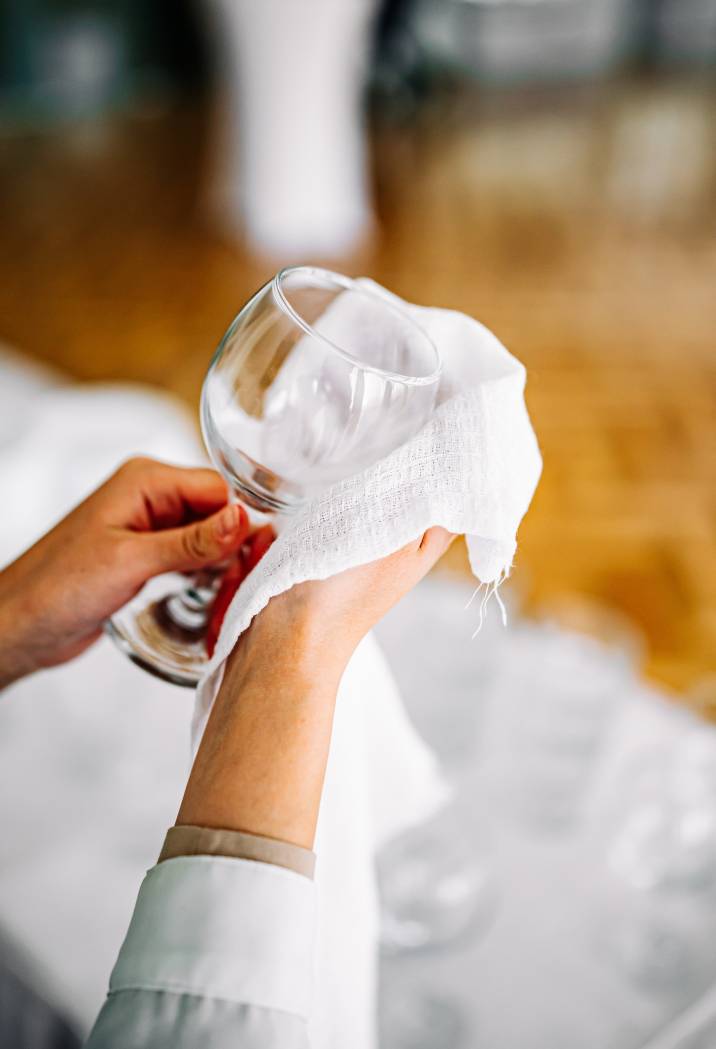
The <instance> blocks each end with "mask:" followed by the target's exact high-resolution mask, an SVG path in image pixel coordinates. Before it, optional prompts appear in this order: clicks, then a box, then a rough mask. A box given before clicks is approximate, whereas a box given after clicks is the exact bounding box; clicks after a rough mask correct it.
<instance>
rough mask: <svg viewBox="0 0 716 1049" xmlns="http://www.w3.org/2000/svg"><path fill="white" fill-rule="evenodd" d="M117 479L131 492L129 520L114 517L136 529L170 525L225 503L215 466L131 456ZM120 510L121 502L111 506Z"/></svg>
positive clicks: (150, 529) (198, 515)
mask: <svg viewBox="0 0 716 1049" xmlns="http://www.w3.org/2000/svg"><path fill="white" fill-rule="evenodd" d="M115 476H116V482H115V483H119V484H121V485H125V486H126V488H127V489H128V490H129V493H130V502H129V507H128V511H126V512H128V514H129V516H130V519H129V520H122V521H119V520H117V521H115V522H114V523H115V524H117V525H119V526H121V527H129V528H134V529H136V530H137V531H142V532H144V531H152V530H154V529H158V528H171V527H172V526H176V525H180V524H182V523H184V522H187V521H191V520H193V519H195V518H200V517H206V516H207V515H208V514H213V513H215V512H216V511H217V510H219V509H220V508H221V507H222V506H225V505H226V502H227V499H228V492H227V488H226V484H225V482H224V481H223V480H222V478H221V476H220V475H219V474H218V473H217V472H216V471H215V470H209V469H204V468H201V467H198V468H195V469H193V468H187V467H181V466H171V465H169V464H168V463H160V462H157V461H155V460H154V459H143V458H137V459H130V460H129V461H128V462H126V463H124V465H123V466H121V467H120V469H119V470H118V472H117V474H116V475H115ZM111 509H112V511H113V512H114V513H115V514H118V513H121V512H122V510H121V507H120V505H117V506H116V507H115V506H114V505H113V506H112V507H111Z"/></svg>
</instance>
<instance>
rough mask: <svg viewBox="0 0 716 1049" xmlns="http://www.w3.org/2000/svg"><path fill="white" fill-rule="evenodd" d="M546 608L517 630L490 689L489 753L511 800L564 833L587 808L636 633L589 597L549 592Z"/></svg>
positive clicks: (630, 672) (517, 810)
mask: <svg viewBox="0 0 716 1049" xmlns="http://www.w3.org/2000/svg"><path fill="white" fill-rule="evenodd" d="M543 615H544V617H543V618H542V619H541V620H540V621H539V622H537V623H532V622H528V621H525V622H524V623H523V624H522V625H518V626H517V627H516V628H514V629H513V630H512V631H511V634H510V638H509V649H508V651H507V653H506V658H503V659H502V660H501V662H500V668H499V674H498V675H497V677H496V680H495V683H494V689H493V695H492V697H491V707H492V709H494V710H495V711H496V712H498V711H499V717H496V718H495V719H494V726H493V731H492V732H491V735H490V747H491V750H492V751H493V753H492V754H491V756H490V760H491V762H492V764H493V770H494V775H495V779H496V783H497V784H498V790H499V792H500V794H501V796H502V797H503V800H504V801H505V803H506V806H507V808H508V810H509V811H511V812H512V813H513V815H514V816H515V817H516V818H517V819H518V820H519V821H520V822H522V823H524V824H526V825H528V826H530V827H532V828H533V829H536V830H541V831H549V832H557V833H560V832H564V831H567V830H569V829H570V828H572V827H574V826H575V825H576V824H577V823H578V822H579V821H580V820H581V819H582V817H583V813H584V809H585V806H586V804H587V802H588V799H589V793H590V789H591V787H592V785H593V783H594V779H595V774H596V771H597V768H598V764H599V759H600V757H601V753H602V750H603V748H604V745H605V742H606V740H607V736H608V732H609V729H610V727H611V724H612V720H613V717H614V714H615V711H616V709H617V707H618V704H619V701H620V700H622V699H625V698H626V697H627V696H628V695H629V693H630V691H631V690H632V689H633V687H634V682H635V672H636V668H637V665H638V660H639V650H640V642H639V640H638V635H636V634H635V631H634V628H633V627H632V626H631V624H630V623H629V622H628V620H626V619H625V618H623V617H622V616H620V615H618V614H617V613H616V612H613V611H612V610H611V609H606V608H604V607H602V606H601V605H598V604H596V603H592V602H589V601H587V600H586V599H584V600H583V599H576V598H575V599H567V598H564V599H562V600H561V601H559V602H553V603H552V604H551V605H550V606H549V608H545V609H544V610H543Z"/></svg>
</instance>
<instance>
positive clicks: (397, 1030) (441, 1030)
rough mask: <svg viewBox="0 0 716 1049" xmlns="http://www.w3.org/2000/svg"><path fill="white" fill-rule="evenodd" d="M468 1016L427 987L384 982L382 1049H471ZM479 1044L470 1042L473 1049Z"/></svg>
mask: <svg viewBox="0 0 716 1049" xmlns="http://www.w3.org/2000/svg"><path fill="white" fill-rule="evenodd" d="M466 1036H467V1025H466V1021H465V1016H464V1014H463V1012H462V1010H461V1009H460V1007H459V1005H458V1004H457V1002H456V1001H454V1000H451V999H449V998H445V997H442V996H438V995H436V994H435V993H434V992H433V991H432V990H429V989H428V987H426V986H424V985H421V984H419V985H417V986H416V985H414V984H408V985H407V986H397V985H393V983H392V982H390V981H387V982H386V981H383V982H382V985H381V996H380V1009H379V1044H380V1046H381V1049H462V1047H465V1049H468V1043H467V1039H466ZM474 1045H475V1042H474V1041H471V1042H470V1047H471V1046H474Z"/></svg>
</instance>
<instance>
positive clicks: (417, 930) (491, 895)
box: [377, 797, 497, 954]
mask: <svg viewBox="0 0 716 1049" xmlns="http://www.w3.org/2000/svg"><path fill="white" fill-rule="evenodd" d="M377 869H378V890H379V898H380V915H381V945H382V948H383V950H384V951H386V952H388V953H392V954H399V953H402V952H411V951H422V950H435V949H438V948H441V947H445V946H449V945H451V944H454V943H455V942H456V941H458V940H460V939H462V938H464V937H468V936H470V937H472V936H475V935H476V934H477V933H478V932H480V931H483V930H484V929H486V928H487V927H488V926H489V923H490V921H491V920H492V918H493V917H494V914H495V911H496V902H497V890H496V885H495V882H494V879H493V878H492V876H491V874H490V868H489V864H488V863H487V862H486V861H485V858H484V856H483V852H482V850H481V848H480V847H479V844H478V839H477V835H476V829H475V827H474V826H473V821H472V820H471V819H470V812H469V811H467V809H466V805H465V802H464V801H463V800H462V799H460V798H457V797H455V798H453V800H452V801H451V802H450V803H448V804H447V805H446V806H444V807H443V808H442V809H440V810H439V811H438V812H437V813H436V814H435V816H433V817H432V819H431V820H430V821H428V822H427V823H422V824H419V825H418V826H416V827H413V828H411V829H409V830H407V831H406V832H404V833H403V834H401V835H399V836H398V837H397V838H394V839H393V840H392V841H390V842H389V843H388V844H387V845H386V846H385V847H384V848H383V849H382V850H381V852H380V853H379V855H378V857H377Z"/></svg>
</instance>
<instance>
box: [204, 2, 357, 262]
mask: <svg viewBox="0 0 716 1049" xmlns="http://www.w3.org/2000/svg"><path fill="white" fill-rule="evenodd" d="M205 6H206V7H207V8H208V11H209V15H210V22H211V27H212V30H213V36H214V39H215V47H216V51H217V56H218V62H219V70H220V75H221V77H222V81H223V83H222V88H221V92H222V99H221V104H222V114H221V126H220V128H219V129H218V136H219V137H218V142H217V149H216V158H215V161H214V164H215V170H214V171H213V172H212V175H211V178H212V179H213V185H212V187H211V197H212V207H213V209H214V211H215V212H216V213H217V214H218V215H219V217H220V218H221V221H222V222H223V223H224V224H226V225H227V226H228V227H229V228H230V229H231V230H232V232H238V231H239V230H241V231H242V232H243V233H244V234H245V236H246V237H247V238H248V240H249V242H250V243H251V244H252V245H253V246H254V247H255V248H256V249H257V250H258V251H260V252H261V253H263V254H266V255H270V256H280V257H281V258H282V259H284V260H286V259H296V258H298V257H300V256H306V255H310V254H316V255H320V256H323V257H327V256H337V255H340V254H342V253H344V252H346V251H348V250H350V249H351V248H354V247H355V246H356V245H357V244H358V243H359V242H360V241H361V240H362V239H363V238H364V237H365V236H366V235H367V233H368V232H369V230H370V227H371V223H372V209H371V205H370V200H369V195H368V189H367V180H366V170H365V168H366V165H365V143H364V135H363V126H362V125H363V121H362V101H363V98H362V96H363V88H364V83H365V75H366V66H367V62H368V58H369V50H370V43H371V29H372V21H373V13H374V10H375V8H376V6H377V2H376V0H302V2H301V3H296V2H295V0H261V2H260V3H257V2H256V0H205Z"/></svg>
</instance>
